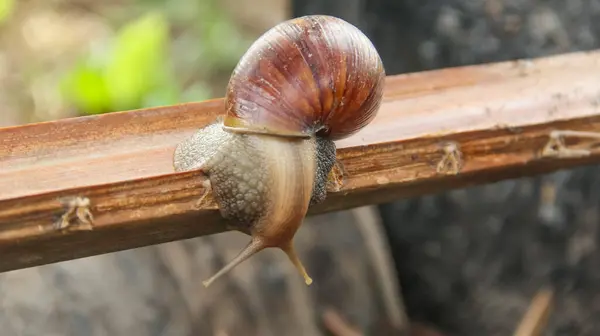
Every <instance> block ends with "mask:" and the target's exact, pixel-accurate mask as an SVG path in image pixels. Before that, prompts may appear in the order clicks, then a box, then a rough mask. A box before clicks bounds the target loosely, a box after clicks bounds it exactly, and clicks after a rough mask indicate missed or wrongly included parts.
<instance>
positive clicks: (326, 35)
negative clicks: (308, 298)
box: [173, 15, 385, 287]
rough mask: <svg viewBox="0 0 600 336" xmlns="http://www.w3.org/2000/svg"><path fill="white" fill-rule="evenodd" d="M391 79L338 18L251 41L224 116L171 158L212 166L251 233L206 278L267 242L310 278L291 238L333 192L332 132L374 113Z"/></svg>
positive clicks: (228, 212)
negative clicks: (311, 209)
mask: <svg viewBox="0 0 600 336" xmlns="http://www.w3.org/2000/svg"><path fill="white" fill-rule="evenodd" d="M384 81H385V70H384V67H383V63H382V60H381V58H380V56H379V54H378V52H377V50H376V49H375V47H374V46H373V44H372V43H371V41H370V40H369V39H368V38H367V36H365V35H364V34H363V33H362V32H361V31H360V30H359V29H358V28H357V27H355V26H353V25H352V24H350V23H348V22H346V21H344V20H342V19H339V18H336V17H332V16H327V15H309V16H303V17H298V18H294V19H290V20H288V21H284V22H282V23H280V24H278V25H276V26H275V27H273V28H271V29H270V30H268V31H267V32H265V33H264V34H263V35H262V36H260V37H259V38H258V39H257V40H256V41H255V42H254V43H253V44H252V45H251V46H250V47H249V49H248V50H247V51H246V53H245V54H244V55H243V56H242V58H241V59H240V61H239V62H238V64H237V65H236V67H235V68H234V70H233V73H232V75H231V78H230V80H229V83H228V85H227V90H226V94H225V114H224V116H220V117H218V118H216V120H215V121H214V122H212V123H210V124H209V125H207V126H205V127H203V128H201V129H200V130H198V131H197V132H196V133H195V134H194V135H193V136H191V137H190V138H188V139H185V140H184V141H182V142H181V143H180V144H178V145H177V147H176V149H175V153H174V158H173V162H174V167H175V170H176V171H189V170H199V171H201V172H202V173H204V174H205V175H206V176H207V177H208V178H207V180H206V182H205V186H206V192H212V193H213V196H214V199H215V201H216V202H217V204H218V206H219V211H220V213H221V215H222V216H223V217H224V218H225V219H226V221H227V222H228V228H229V229H232V230H237V231H240V232H243V233H245V234H247V235H249V236H251V240H250V242H249V244H248V245H247V246H246V248H245V249H243V250H242V251H241V252H240V253H239V254H238V255H237V256H236V257H235V258H234V259H233V260H231V261H230V262H229V263H228V264H227V265H225V266H224V267H223V268H221V269H220V270H219V271H218V272H217V273H216V274H214V275H213V276H212V277H211V278H209V279H208V280H206V281H203V284H204V286H205V287H208V286H209V285H210V284H211V283H213V282H214V281H215V280H216V279H218V278H219V277H221V276H223V275H224V274H226V273H227V272H229V271H230V270H231V269H233V268H234V267H236V266H237V265H239V264H240V263H242V262H243V261H244V260H246V259H248V258H249V257H251V256H252V255H254V254H256V253H257V252H259V251H261V250H263V249H265V248H279V249H281V250H282V251H283V252H285V254H286V255H287V256H288V258H289V259H290V261H291V262H292V263H293V265H294V266H295V268H296V269H297V271H298V272H299V273H300V274H301V275H302V276H303V278H304V281H305V283H306V284H307V285H310V284H311V283H312V279H311V278H310V276H309V275H308V273H307V271H306V269H305V268H304V266H303V264H302V262H301V261H300V259H299V258H298V256H297V254H296V252H295V250H294V246H293V242H292V240H293V237H294V235H295V234H296V231H297V230H298V229H299V227H300V225H301V224H302V222H303V220H304V217H305V216H306V213H307V211H308V208H309V207H310V206H311V205H314V204H317V203H320V202H322V201H323V200H324V199H325V198H326V196H327V187H326V185H327V182H328V175H329V172H330V171H331V170H332V168H333V166H334V164H335V163H336V146H335V143H334V141H335V140H339V139H342V138H345V137H348V136H350V135H353V134H355V133H357V132H358V131H360V130H361V129H362V128H364V127H365V126H366V125H367V124H369V123H370V122H371V121H372V120H373V118H374V117H375V115H376V114H377V111H378V110H379V106H380V104H381V100H382V96H383V87H384ZM205 195H206V194H205Z"/></svg>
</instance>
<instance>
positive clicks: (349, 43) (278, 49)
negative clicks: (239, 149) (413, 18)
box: [223, 15, 385, 140]
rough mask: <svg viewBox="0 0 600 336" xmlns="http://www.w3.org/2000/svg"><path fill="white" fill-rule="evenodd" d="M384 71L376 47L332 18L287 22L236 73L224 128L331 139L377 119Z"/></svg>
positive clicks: (269, 34)
mask: <svg viewBox="0 0 600 336" xmlns="http://www.w3.org/2000/svg"><path fill="white" fill-rule="evenodd" d="M384 81H385V70H384V68H383V63H382V61H381V58H380V56H379V54H378V53H377V50H376V49H375V47H374V46H373V44H372V43H371V41H370V40H369V39H368V38H367V37H366V36H365V35H364V34H363V33H362V32H361V31H360V30H359V29H358V28H356V27H355V26H353V25H351V24H350V23H348V22H346V21H344V20H342V19H339V18H335V17H331V16H326V15H312V16H304V17H299V18H296V19H292V20H288V21H285V22H283V23H280V24H279V25H277V26H275V27H273V28H272V29H270V30H269V31H267V32H266V33H265V34H263V35H262V36H261V37H260V38H259V39H258V40H256V41H255V42H254V44H252V45H251V46H250V48H249V49H248V51H247V52H246V53H245V54H244V56H243V57H242V58H241V60H240V61H239V63H238V65H237V66H236V68H235V69H234V71H233V74H232V76H231V79H230V81H229V84H228V86H227V93H226V97H225V104H226V115H225V118H224V122H223V124H224V127H225V129H229V130H232V131H238V132H250V133H266V134H276V135H283V136H295V137H309V136H312V135H318V136H323V137H327V138H329V139H332V140H336V139H341V138H344V137H347V136H349V135H352V134H354V133H356V132H358V131H359V130H360V129H362V128H363V127H364V126H366V125H367V124H368V123H369V122H371V120H372V119H373V118H374V117H375V115H376V113H377V111H378V109H379V106H380V103H381V99H382V95H383V87H384Z"/></svg>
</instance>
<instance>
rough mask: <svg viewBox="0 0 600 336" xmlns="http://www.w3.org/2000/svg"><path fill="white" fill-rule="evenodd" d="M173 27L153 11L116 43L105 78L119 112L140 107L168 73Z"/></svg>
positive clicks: (134, 23) (124, 29)
mask: <svg viewBox="0 0 600 336" xmlns="http://www.w3.org/2000/svg"><path fill="white" fill-rule="evenodd" d="M168 35H169V28H168V23H167V21H166V20H165V19H164V17H163V16H162V15H161V14H160V13H157V12H151V13H149V14H146V15H145V16H143V17H141V18H139V19H137V20H135V21H133V22H131V23H129V24H128V25H126V26H125V27H123V28H122V29H121V30H120V32H119V34H118V36H117V38H116V41H115V44H114V49H113V53H112V56H111V58H110V60H109V63H108V64H107V66H106V70H105V74H104V78H105V81H106V83H108V93H109V96H110V99H111V102H112V105H113V106H112V108H113V109H115V110H125V109H133V108H137V107H139V106H140V104H142V100H143V98H144V96H145V95H146V94H147V93H148V92H149V91H150V90H153V89H154V88H155V87H156V86H157V85H158V84H160V79H161V78H164V76H165V73H167V70H168V69H167V67H166V58H167V57H166V56H167V55H166V49H167V44H168V37H169V36H168Z"/></svg>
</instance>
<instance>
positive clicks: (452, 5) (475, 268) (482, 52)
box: [293, 0, 600, 335]
mask: <svg viewBox="0 0 600 336" xmlns="http://www.w3.org/2000/svg"><path fill="white" fill-rule="evenodd" d="M293 10H294V15H295V16H299V15H306V14H313V13H325V14H330V15H335V16H339V17H342V18H345V19H347V20H349V21H350V22H352V23H354V24H356V25H358V26H359V27H360V28H361V29H363V30H364V31H365V33H366V34H367V35H369V36H370V37H371V38H372V40H373V42H374V44H375V45H376V47H377V48H378V50H379V51H380V52H381V56H382V58H383V60H384V64H385V67H386V71H387V73H388V74H400V73H406V72H415V71H421V70H428V69H436V68H444V67H453V66H460V65H469V64H478V63H487V62H494V61H503V60H513V59H518V58H529V57H541V56H547V55H553V54H558V53H566V52H571V51H579V50H590V49H594V48H598V46H599V45H600V1H596V0H587V1H583V0H582V1H578V0H556V1H551V0H548V1H534V0H504V1H503V0H485V1H484V0H478V1H473V0H429V1H419V0H403V1H393V0H376V1H361V0H350V1H348V0H330V1H327V2H324V1H319V0H295V1H294V7H293ZM599 75H600V74H599ZM599 172H600V170H599V169H598V167H583V168H579V169H575V170H572V171H566V172H558V173H555V174H551V175H546V176H540V177H535V178H524V179H518V180H511V181H504V182H500V183H495V184H491V185H486V186H479V187H473V188H467V189H463V190H456V191H450V192H447V193H442V194H437V195H430V196H425V197H418V198H413V199H406V200H399V201H397V202H393V203H390V204H384V205H381V206H380V207H379V209H380V211H381V215H382V217H383V219H384V226H385V230H386V233H387V235H388V238H389V241H390V244H391V247H392V251H393V257H394V260H395V264H396V269H397V272H398V275H399V279H400V282H401V284H402V288H403V295H404V300H405V303H406V306H407V312H408V315H409V316H410V317H411V318H412V319H415V320H421V321H428V322H432V323H434V324H435V325H437V326H439V327H440V328H441V329H442V330H444V331H446V332H449V333H450V334H452V335H510V334H511V332H512V331H513V330H514V321H515V320H518V319H519V313H518V312H517V311H520V310H519V309H517V310H515V308H522V307H523V306H526V305H528V304H529V301H530V300H531V298H532V297H533V296H534V295H535V292H536V291H537V290H538V289H540V288H541V287H542V286H547V285H549V286H554V287H555V288H556V289H557V290H558V291H559V295H558V298H557V302H556V309H555V311H554V313H553V315H552V318H551V321H550V324H549V328H548V330H547V331H546V333H545V335H598V334H600V320H599V319H598V316H599V314H600V296H598V291H599V290H600V272H599V271H598V265H600V264H599V262H600V251H599V250H598V246H597V245H598V238H599V230H598V229H599V227H598V225H599V222H598V221H599V219H600V212H599V206H600V178H599V177H598V176H599Z"/></svg>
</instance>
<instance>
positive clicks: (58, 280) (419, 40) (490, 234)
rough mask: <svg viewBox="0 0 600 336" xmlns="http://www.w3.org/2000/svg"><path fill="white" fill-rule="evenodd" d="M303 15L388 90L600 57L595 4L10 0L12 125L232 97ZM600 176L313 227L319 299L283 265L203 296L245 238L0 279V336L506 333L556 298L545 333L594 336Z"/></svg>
mask: <svg viewBox="0 0 600 336" xmlns="http://www.w3.org/2000/svg"><path fill="white" fill-rule="evenodd" d="M306 14H330V15H335V16H338V17H341V18H344V19H346V20H347V21H349V22H351V23H353V24H355V25H357V26H358V27H359V28H361V29H362V30H363V31H364V32H365V33H366V34H367V35H368V36H369V37H370V38H371V39H372V40H373V42H374V44H375V45H376V47H377V48H378V50H379V51H380V54H381V56H382V58H383V60H384V64H385V67H386V70H387V73H388V74H390V75H393V74H399V73H406V72H414V71H422V70H427V69H436V68H442V67H450V66H459V65H467V64H478V63H485V62H494V61H502V60H511V59H517V58H527V57H540V56H547V55H552V54H559V53H565V52H571V51H578V50H591V49H596V48H598V47H599V46H600V0H428V1H419V0H369V1H366V0H328V1H323V0H253V1H235V0H221V1H217V0H172V1H158V0H106V1H92V0H70V1H67V0H0V106H1V109H0V126H7V125H16V124H23V123H29V122H37V121H44V120H54V119H59V118H64V117H72V116H77V115H86V114H94V113H110V112H111V111H118V110H124V109H134V108H140V107H147V106H157V105H166V104H174V103H179V102H185V101H199V100H204V99H208V98H212V97H220V96H222V95H223V94H224V88H225V85H226V83H227V80H228V78H229V75H230V72H231V70H232V69H233V67H234V66H235V64H236V62H237V60H238V59H239V57H240V56H241V55H242V54H243V53H244V51H245V50H246V48H247V47H248V46H249V45H250V43H252V41H253V40H254V39H255V38H256V37H258V36H259V35H260V34H262V33H263V32H264V31H266V30H267V29H269V28H271V27H272V26H274V25H276V24H277V23H278V22H281V21H283V20H285V19H287V18H290V17H296V16H301V15H306ZM134 73H135V74H137V76H131V75H130V74H134ZM140 75H143V76H140ZM134 79H136V80H134ZM598 173H599V171H598V168H597V167H582V168H578V169H575V170H572V171H563V172H558V173H555V174H550V175H546V176H538V177H535V178H526V179H518V180H511V181H504V182H500V183H495V184H490V185H485V186H479V187H473V188H467V189H461V190H454V191H449V192H446V193H441V194H437V195H428V196H423V197H417V198H413V199H404V200H398V201H396V202H392V203H389V204H383V205H380V206H377V207H366V208H359V209H354V210H350V211H343V212H338V213H332V214H327V215H321V216H315V217H311V218H310V219H308V220H307V222H306V224H305V225H304V226H303V229H302V230H301V232H299V235H298V237H297V238H296V244H297V246H298V250H299V252H300V254H301V258H302V259H303V260H306V266H307V268H308V269H309V270H310V272H311V276H313V279H314V280H315V282H314V283H313V285H312V286H311V287H310V288H306V286H304V285H303V283H302V281H301V279H298V277H297V274H296V273H295V271H294V270H293V269H292V268H290V265H288V262H287V260H286V259H285V256H283V255H280V254H277V253H275V252H274V253H262V254H260V255H257V256H256V258H254V259H253V260H251V261H249V262H247V263H246V264H243V265H240V266H239V267H238V268H237V270H236V271H235V272H233V273H232V274H231V276H229V277H228V278H227V279H224V280H223V281H222V282H221V283H219V284H215V285H214V286H213V287H211V290H205V289H204V288H203V287H202V285H201V280H203V279H205V278H206V277H207V276H209V275H211V274H212V273H214V271H215V270H216V269H219V268H220V267H221V266H222V265H223V263H224V262H226V261H227V260H230V259H231V258H232V257H233V255H235V253H237V251H238V250H239V248H240V247H241V246H243V245H244V244H245V243H246V242H247V237H244V236H240V235H237V234H226V235H218V236H214V237H201V238H197V239H191V240H187V241H181V242H173V243H169V244H163V245H159V246H151V247H147V248H141V249H135V250H130V251H123V252H119V253H113V254H108V255H103V256H97V257H92V258H86V259H81V260H74V261H69V262H64V263H58V264H54V265H47V266H42V267H37V268H32V269H27V270H21V271H15V272H10V273H5V274H0V330H4V331H2V332H0V334H1V335H8V336H12V335H93V336H95V335H219V336H225V335H284V334H285V335H343V336H350V335H401V334H402V332H403V331H406V329H407V328H406V320H405V315H406V316H407V317H408V319H410V321H412V322H413V323H414V326H413V328H412V331H411V334H412V335H434V331H433V330H434V329H435V330H437V331H436V332H438V333H439V335H510V334H511V333H512V331H514V329H515V327H516V325H517V324H518V322H519V320H520V319H521V317H522V316H523V314H524V313H525V311H526V310H527V307H528V305H529V303H530V301H531V299H532V297H533V296H534V295H535V293H536V292H537V291H538V290H539V289H540V288H542V287H550V288H553V289H554V290H555V291H556V293H557V298H556V303H555V309H554V311H553V315H552V318H551V320H550V321H549V324H548V328H547V331H546V332H545V334H544V335H598V334H599V333H600V320H598V319H597V316H598V314H599V313H600V296H599V294H598V293H599V292H600V291H599V290H600V271H599V270H598V269H599V268H598V264H599V263H600V252H599V250H598V247H597V246H598V241H599V238H600V230H599V221H600V208H599V205H600V178H599V177H598V176H600V174H598ZM319 224H324V225H319ZM417 326H418V327H417ZM425 326H426V327H425ZM427 333H429V334H427Z"/></svg>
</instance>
